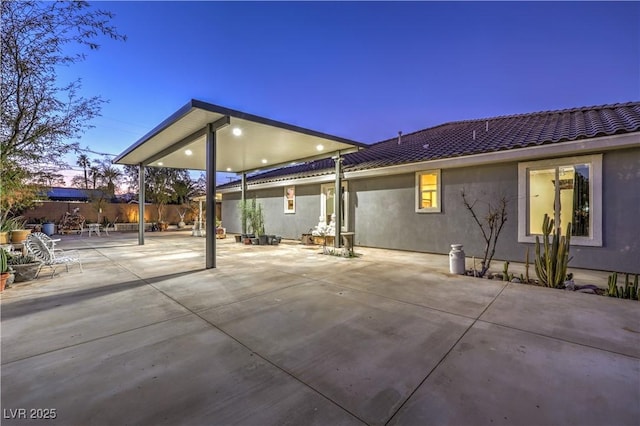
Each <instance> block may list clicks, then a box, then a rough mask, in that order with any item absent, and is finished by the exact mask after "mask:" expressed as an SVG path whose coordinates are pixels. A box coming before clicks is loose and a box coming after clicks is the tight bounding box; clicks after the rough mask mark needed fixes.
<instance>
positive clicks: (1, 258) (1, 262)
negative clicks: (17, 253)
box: [0, 248, 9, 274]
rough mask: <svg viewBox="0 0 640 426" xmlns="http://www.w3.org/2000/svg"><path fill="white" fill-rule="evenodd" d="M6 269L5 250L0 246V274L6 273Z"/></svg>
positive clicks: (7, 266) (7, 265) (7, 269)
mask: <svg viewBox="0 0 640 426" xmlns="http://www.w3.org/2000/svg"><path fill="white" fill-rule="evenodd" d="M8 271H9V264H8V262H7V252H6V251H5V250H4V249H3V248H0V274H4V273H7V272H8Z"/></svg>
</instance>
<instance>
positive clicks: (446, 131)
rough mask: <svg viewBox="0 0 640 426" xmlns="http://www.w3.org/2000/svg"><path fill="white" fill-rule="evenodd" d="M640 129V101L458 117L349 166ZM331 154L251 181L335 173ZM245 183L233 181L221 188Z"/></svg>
mask: <svg viewBox="0 0 640 426" xmlns="http://www.w3.org/2000/svg"><path fill="white" fill-rule="evenodd" d="M637 131H640V102H628V103H624V104H614V105H601V106H592V107H583V108H573V109H564V110H559V111H544V112H535V113H528V114H518V115H507V116H500V117H493V118H483V119H475V120H465V121H455V122H450V123H445V124H441V125H439V126H435V127H431V128H428V129H424V130H419V131H417V132H413V133H409V134H406V135H402V137H401V139H400V142H399V141H398V138H397V137H394V138H392V139H387V140H384V141H381V142H378V143H375V144H372V145H371V146H370V147H368V148H366V149H364V150H361V151H359V152H355V153H352V154H347V155H345V156H344V160H343V165H344V170H345V171H355V170H366V169H373V168H378V167H387V166H393V165H399V164H408V163H415V162H420V161H428V160H435V159H441V158H452V157H460V156H467V155H473V154H481V153H487V152H495V151H503V150H510V149H518V148H525V147H529V146H538V145H545V144H553V143H561V142H565V141H574V140H579V139H587V138H595V137H601V136H609V135H615V134H621V133H631V132H637ZM333 171H334V162H333V160H331V159H324V160H320V161H313V162H308V163H304V164H299V165H295V166H290V167H284V168H280V169H275V170H270V171H266V172H263V173H259V174H257V175H254V176H250V177H248V178H247V181H248V182H250V183H267V182H275V181H279V180H284V179H295V178H301V177H310V176H318V175H324V174H331V173H333ZM235 186H239V182H238V181H235V182H230V183H228V184H225V185H222V186H220V187H219V188H232V187H235Z"/></svg>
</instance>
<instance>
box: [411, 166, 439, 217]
mask: <svg viewBox="0 0 640 426" xmlns="http://www.w3.org/2000/svg"><path fill="white" fill-rule="evenodd" d="M416 190H417V194H416V211H417V212H420V213H429V212H440V211H441V208H440V170H429V171H425V172H418V173H416Z"/></svg>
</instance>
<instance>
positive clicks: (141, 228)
mask: <svg viewBox="0 0 640 426" xmlns="http://www.w3.org/2000/svg"><path fill="white" fill-rule="evenodd" d="M144 199H145V191H144V164H142V163H140V165H139V168H138V245H140V246H143V245H144Z"/></svg>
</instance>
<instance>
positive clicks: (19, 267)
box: [7, 254, 41, 283]
mask: <svg viewBox="0 0 640 426" xmlns="http://www.w3.org/2000/svg"><path fill="white" fill-rule="evenodd" d="M7 263H8V264H9V266H10V267H11V268H12V269H13V272H14V274H15V282H17V283H18V282H22V281H31V280H33V279H35V277H36V276H37V275H38V271H39V270H40V267H41V265H40V262H37V261H36V259H35V258H33V257H32V256H29V255H21V254H16V255H11V254H9V255H7Z"/></svg>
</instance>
